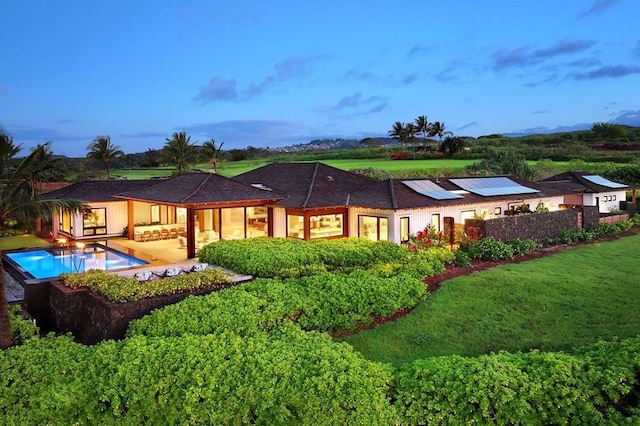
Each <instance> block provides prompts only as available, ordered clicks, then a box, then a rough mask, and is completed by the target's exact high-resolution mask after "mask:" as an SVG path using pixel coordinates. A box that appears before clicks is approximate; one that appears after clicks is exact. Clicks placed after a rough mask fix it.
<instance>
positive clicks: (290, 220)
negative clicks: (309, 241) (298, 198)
mask: <svg viewBox="0 0 640 426" xmlns="http://www.w3.org/2000/svg"><path fill="white" fill-rule="evenodd" d="M287 236H289V237H291V238H300V239H301V240H304V216H300V215H295V214H288V215H287Z"/></svg>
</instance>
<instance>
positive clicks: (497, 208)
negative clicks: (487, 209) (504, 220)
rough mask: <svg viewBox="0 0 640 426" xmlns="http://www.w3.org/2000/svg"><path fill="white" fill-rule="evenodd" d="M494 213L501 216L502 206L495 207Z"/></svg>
mask: <svg viewBox="0 0 640 426" xmlns="http://www.w3.org/2000/svg"><path fill="white" fill-rule="evenodd" d="M493 214H494V215H496V216H500V215H501V214H502V207H494V209H493Z"/></svg>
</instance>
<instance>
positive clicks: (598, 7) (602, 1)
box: [578, 0, 619, 18]
mask: <svg viewBox="0 0 640 426" xmlns="http://www.w3.org/2000/svg"><path fill="white" fill-rule="evenodd" d="M618 1H619V0H596V1H595V2H594V3H593V4H592V5H591V7H590V8H589V9H587V10H585V11H584V12H580V13H579V14H578V18H584V17H587V16H590V15H598V14H600V13H602V12H603V11H605V10H607V9H609V8H610V7H611V6H613V5H614V4H616V3H618Z"/></svg>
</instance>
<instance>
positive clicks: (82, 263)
mask: <svg viewBox="0 0 640 426" xmlns="http://www.w3.org/2000/svg"><path fill="white" fill-rule="evenodd" d="M5 257H6V258H7V260H8V261H9V262H10V263H11V264H12V265H13V266H14V267H15V268H16V269H18V270H19V271H20V272H22V273H23V274H25V275H26V276H27V277H30V278H35V279H44V278H53V277H57V276H58V275H60V274H62V273H72V274H73V273H79V272H84V271H88V270H90V269H102V270H106V271H111V270H115V269H123V268H131V267H134V266H140V265H145V264H147V262H145V261H144V260H141V259H138V258H135V257H132V256H129V255H126V254H124V253H121V252H119V251H117V250H114V249H112V248H109V247H106V246H103V245H102V244H89V245H87V246H85V247H83V248H82V249H80V248H69V247H52V248H46V249H33V250H21V251H15V252H7V253H5Z"/></svg>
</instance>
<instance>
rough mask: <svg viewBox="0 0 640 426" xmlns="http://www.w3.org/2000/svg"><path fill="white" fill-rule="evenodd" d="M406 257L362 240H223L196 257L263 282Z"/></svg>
mask: <svg viewBox="0 0 640 426" xmlns="http://www.w3.org/2000/svg"><path fill="white" fill-rule="evenodd" d="M406 255H407V253H406V250H404V249H403V248H402V247H400V246H398V245H397V244H393V243H390V242H380V241H379V242H374V241H369V240H365V239H362V238H341V239H335V240H314V241H302V240H296V239H285V238H267V237H264V238H251V239H247V240H222V241H218V242H215V243H211V244H209V245H206V246H205V247H203V248H202V249H201V250H200V251H199V253H198V256H199V258H200V261H202V262H207V263H210V264H214V265H219V266H222V267H224V268H228V269H231V270H233V271H235V272H238V273H242V274H249V275H253V276H255V277H262V278H273V277H291V276H300V275H311V274H314V273H317V272H322V271H324V270H330V271H331V270H341V269H347V268H368V267H369V266H371V265H373V264H375V263H378V262H388V261H393V260H396V261H400V260H402V259H404V258H406ZM300 271H302V272H300Z"/></svg>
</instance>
